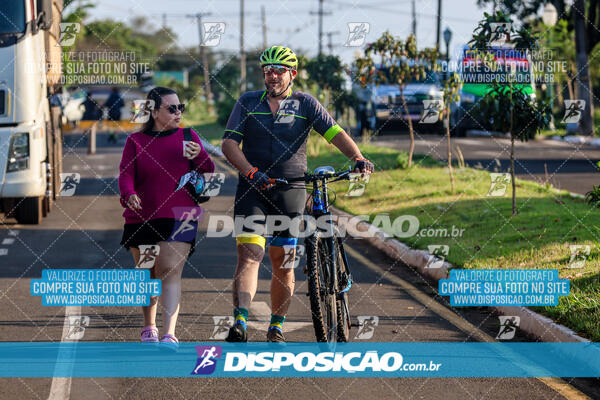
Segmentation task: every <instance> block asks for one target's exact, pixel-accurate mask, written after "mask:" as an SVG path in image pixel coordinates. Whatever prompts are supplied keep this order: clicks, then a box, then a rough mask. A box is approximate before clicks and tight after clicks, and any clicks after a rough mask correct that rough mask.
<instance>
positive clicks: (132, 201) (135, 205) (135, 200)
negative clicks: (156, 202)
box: [127, 194, 142, 211]
mask: <svg viewBox="0 0 600 400" xmlns="http://www.w3.org/2000/svg"><path fill="white" fill-rule="evenodd" d="M127 207H129V208H130V209H132V210H134V211H135V210H141V209H142V200H141V199H140V196H138V195H137V194H132V195H131V196H129V198H128V199H127Z"/></svg>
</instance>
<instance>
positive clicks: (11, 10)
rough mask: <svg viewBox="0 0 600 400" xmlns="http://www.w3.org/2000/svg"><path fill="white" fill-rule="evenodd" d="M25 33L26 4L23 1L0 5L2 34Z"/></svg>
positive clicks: (0, 31)
mask: <svg viewBox="0 0 600 400" xmlns="http://www.w3.org/2000/svg"><path fill="white" fill-rule="evenodd" d="M23 31H25V2H24V1H23V0H11V1H3V2H1V3H0V34H3V33H20V32H23Z"/></svg>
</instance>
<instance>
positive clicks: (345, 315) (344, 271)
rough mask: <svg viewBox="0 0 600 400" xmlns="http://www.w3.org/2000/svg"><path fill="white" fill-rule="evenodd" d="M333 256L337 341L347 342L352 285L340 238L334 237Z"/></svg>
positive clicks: (348, 337) (348, 338)
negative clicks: (338, 290) (336, 291)
mask: <svg viewBox="0 0 600 400" xmlns="http://www.w3.org/2000/svg"><path fill="white" fill-rule="evenodd" d="M335 257H336V259H337V263H336V268H337V281H338V285H339V288H340V292H339V293H338V295H337V301H336V312H337V319H338V321H337V341H338V342H347V341H349V340H350V326H351V322H350V311H349V310H348V290H349V289H350V286H351V285H352V277H351V275H350V270H349V268H348V260H347V259H346V253H345V252H344V245H343V243H342V238H340V237H339V236H337V237H336V238H335Z"/></svg>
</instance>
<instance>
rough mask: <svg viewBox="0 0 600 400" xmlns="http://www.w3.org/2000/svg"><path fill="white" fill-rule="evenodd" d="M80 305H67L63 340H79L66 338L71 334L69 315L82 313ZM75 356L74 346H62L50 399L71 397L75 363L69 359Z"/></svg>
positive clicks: (62, 399)
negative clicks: (71, 362)
mask: <svg viewBox="0 0 600 400" xmlns="http://www.w3.org/2000/svg"><path fill="white" fill-rule="evenodd" d="M80 314H81V307H80V306H67V307H65V322H64V323H63V330H62V337H61V342H77V341H78V340H77V339H65V338H66V337H67V335H68V334H69V330H70V324H69V315H80ZM74 356H75V348H74V347H71V346H69V347H65V348H61V349H59V351H58V356H57V357H56V366H55V367H54V377H53V378H52V385H51V386H50V395H49V396H48V400H68V399H69V398H70V397H71V375H72V371H73V365H72V364H69V363H68V361H69V360H70V359H72V358H73V357H74Z"/></svg>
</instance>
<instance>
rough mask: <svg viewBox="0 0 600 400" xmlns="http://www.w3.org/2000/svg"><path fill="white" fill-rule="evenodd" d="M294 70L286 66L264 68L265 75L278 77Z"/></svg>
mask: <svg viewBox="0 0 600 400" xmlns="http://www.w3.org/2000/svg"><path fill="white" fill-rule="evenodd" d="M291 70H292V68H290V67H286V66H285V65H265V66H264V67H263V73H264V74H265V75H267V74H270V73H275V74H276V75H281V74H283V73H284V72H286V71H291Z"/></svg>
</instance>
